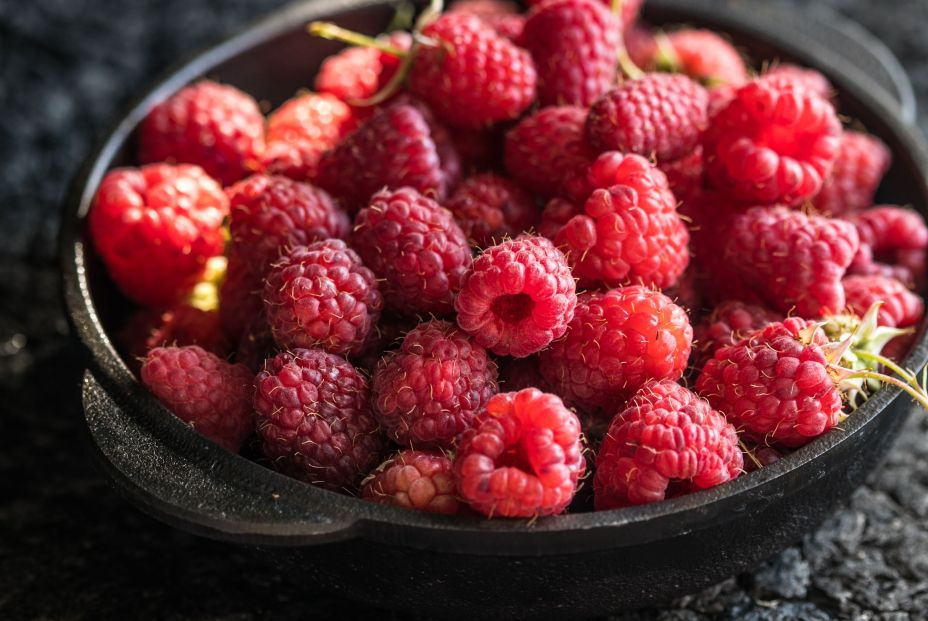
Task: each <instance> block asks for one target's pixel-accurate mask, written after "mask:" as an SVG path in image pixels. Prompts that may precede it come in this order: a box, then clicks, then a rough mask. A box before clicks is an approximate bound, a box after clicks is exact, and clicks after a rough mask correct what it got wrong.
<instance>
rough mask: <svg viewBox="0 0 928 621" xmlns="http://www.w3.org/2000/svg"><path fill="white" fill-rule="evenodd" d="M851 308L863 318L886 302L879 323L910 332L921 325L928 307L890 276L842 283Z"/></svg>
mask: <svg viewBox="0 0 928 621" xmlns="http://www.w3.org/2000/svg"><path fill="white" fill-rule="evenodd" d="M842 284H843V285H844V296H845V298H846V299H847V307H848V308H849V309H850V310H851V312H852V313H856V314H857V315H860V316H863V315H864V313H866V312H867V310H868V309H869V308H870V307H871V306H873V304H875V303H876V302H882V303H883V304H882V306H880V313H879V318H878V322H879V325H881V326H888V327H890V328H908V327H910V326H915V325H917V324H918V323H920V322H921V320H922V317H923V316H924V314H925V303H924V302H923V301H922V299H921V297H919V296H918V295H916V294H915V293H912V292H911V291H909V290H908V289H907V288H906V286H905V285H904V284H902V283H901V282H899V281H898V280H896V279H895V278H887V277H886V276H878V275H877V276H846V277H845V278H844V280H843V281H842Z"/></svg>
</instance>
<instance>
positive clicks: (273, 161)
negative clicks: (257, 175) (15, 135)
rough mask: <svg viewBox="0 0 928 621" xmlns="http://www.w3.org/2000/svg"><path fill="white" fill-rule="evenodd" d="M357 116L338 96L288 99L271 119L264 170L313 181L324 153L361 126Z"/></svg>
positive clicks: (301, 96) (272, 173) (310, 94)
mask: <svg viewBox="0 0 928 621" xmlns="http://www.w3.org/2000/svg"><path fill="white" fill-rule="evenodd" d="M357 122H358V119H357V116H356V114H355V113H354V112H352V109H351V108H350V107H349V106H348V104H346V103H345V102H343V101H341V100H340V99H338V98H337V97H335V96H334V95H328V94H319V95H317V94H315V93H308V94H306V95H299V96H297V97H294V98H293V99H291V100H289V101H287V102H285V103H284V104H283V105H282V106H280V107H279V108H278V109H277V110H275V111H274V112H273V113H272V114H271V116H270V117H269V118H268V121H267V148H266V149H265V151H264V155H263V156H262V158H261V164H262V169H263V170H264V172H266V173H268V174H271V175H285V176H287V177H290V178H291V179H296V180H297V181H313V180H314V179H315V178H316V177H317V175H318V168H319V160H320V158H321V157H322V154H323V153H325V152H326V151H328V150H329V149H333V148H334V147H335V146H336V145H338V143H339V142H341V140H342V139H343V138H344V137H345V136H347V135H348V134H349V133H351V131H352V130H354V129H355V127H357Z"/></svg>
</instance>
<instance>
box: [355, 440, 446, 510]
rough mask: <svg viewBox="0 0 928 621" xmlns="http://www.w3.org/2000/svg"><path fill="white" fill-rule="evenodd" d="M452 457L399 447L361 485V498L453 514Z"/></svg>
mask: <svg viewBox="0 0 928 621" xmlns="http://www.w3.org/2000/svg"><path fill="white" fill-rule="evenodd" d="M455 490H456V487H455V484H454V472H453V469H452V464H451V460H450V459H448V458H447V457H446V456H445V455H443V454H442V453H438V452H433V451H414V450H411V449H407V450H404V451H400V452H398V453H396V454H395V455H393V456H392V457H390V458H389V459H388V460H387V461H385V462H383V463H382V464H380V466H378V467H377V470H376V471H375V472H374V473H373V474H372V475H371V476H370V477H368V478H367V480H366V481H365V482H364V484H363V486H362V487H361V498H363V499H364V500H368V501H370V502H376V503H379V504H382V505H393V506H395V507H403V508H404V509H416V510H418V511H426V512H428V513H441V514H443V515H455V514H457V513H458V511H459V509H460V504H459V503H458V499H457V497H456V496H455Z"/></svg>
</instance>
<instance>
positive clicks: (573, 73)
mask: <svg viewBox="0 0 928 621" xmlns="http://www.w3.org/2000/svg"><path fill="white" fill-rule="evenodd" d="M519 43H520V45H522V46H523V47H524V48H525V49H527V50H528V51H529V52H531V54H532V59H533V60H534V61H535V67H536V68H537V71H538V100H539V102H540V103H541V105H542V106H555V105H576V106H584V107H585V106H589V105H590V104H591V103H593V102H594V101H596V99H597V98H598V97H599V96H600V95H602V94H603V93H605V92H606V91H607V90H609V88H610V87H611V86H612V85H613V84H614V83H615V80H616V67H617V59H618V54H619V48H620V46H621V44H622V33H621V24H620V23H619V20H618V18H617V17H616V16H615V15H614V14H613V13H612V11H610V10H609V9H608V8H607V7H606V6H605V5H603V4H602V3H601V2H599V1H598V0H548V1H547V2H543V3H541V4H539V5H538V6H536V7H534V8H533V9H532V10H531V11H529V14H528V18H527V19H526V20H525V27H524V28H523V29H522V38H521V40H520V41H519Z"/></svg>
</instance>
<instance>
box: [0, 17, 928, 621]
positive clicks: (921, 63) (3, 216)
mask: <svg viewBox="0 0 928 621" xmlns="http://www.w3.org/2000/svg"><path fill="white" fill-rule="evenodd" d="M704 1H705V0H704ZM768 1H770V2H776V3H778V4H780V5H782V6H783V7H784V9H787V10H799V9H798V8H797V7H802V6H803V5H805V4H806V3H805V2H803V0H768ZM280 4H283V1H282V0H261V1H258V0H32V1H30V2H13V0H0V59H2V62H0V109H2V111H3V122H2V123H0V161H2V162H3V165H2V167H0V181H2V182H0V403H2V406H0V498H3V500H2V501H0V617H2V618H8V619H85V618H86V619H114V620H115V619H126V618H137V619H169V620H174V619H177V620H180V619H185V620H186V619H223V620H239V619H242V620H244V619H261V618H273V619H302V618H310V617H311V618H317V619H318V618H334V617H344V616H346V615H349V614H353V615H363V614H375V611H372V610H370V609H365V608H361V607H358V606H357V605H354V604H351V603H346V602H342V601H339V600H336V599H334V598H332V597H330V596H327V595H324V594H317V595H314V594H311V593H307V591H306V585H303V584H293V583H291V582H289V581H288V580H287V579H286V577H285V576H281V575H279V574H278V573H276V572H275V571H273V569H272V568H271V567H262V566H260V565H256V564H255V562H254V561H253V560H251V559H250V558H246V557H245V556H244V555H240V554H238V553H236V552H235V551H231V552H230V550H229V549H228V548H227V547H224V546H219V545H216V544H213V543H211V542H209V541H205V540H202V539H198V538H195V537H192V536H188V535H185V534H183V533H180V532H177V531H175V530H173V529H170V528H167V527H165V526H162V525H160V524H159V523H157V522H155V521H153V520H151V519H149V518H148V517H146V516H144V515H142V514H140V513H138V512H137V511H136V510H134V509H133V508H132V507H130V506H129V505H128V504H127V503H125V502H124V501H123V500H122V499H120V498H119V497H118V496H117V495H116V494H115V493H113V491H112V490H111V489H110V488H108V487H107V485H106V483H105V481H104V480H103V478H102V477H101V476H100V474H98V472H97V470H96V469H95V467H94V465H93V463H92V460H91V458H90V456H89V455H88V454H87V452H86V450H85V449H84V443H83V438H82V436H81V433H82V431H81V427H80V420H81V418H80V417H81V413H80V403H79V400H78V385H79V379H80V374H81V359H80V352H79V350H78V349H77V348H76V347H75V346H74V345H73V344H71V343H70V341H69V340H68V338H67V324H66V322H65V321H64V318H63V316H62V314H61V310H60V306H59V303H58V282H57V267H56V264H55V258H54V256H55V234H56V227H57V210H58V205H59V203H60V200H61V197H62V196H63V193H64V191H65V186H66V180H67V179H68V178H69V177H70V176H71V175H72V174H73V172H74V171H75V170H76V168H77V167H78V166H79V164H80V162H81V160H82V158H83V157H84V156H85V154H86V153H87V150H88V148H89V145H90V144H91V140H92V138H93V136H94V135H95V133H96V132H98V131H101V130H102V129H103V128H104V127H105V126H106V123H107V122H108V119H110V118H111V117H112V116H113V114H115V113H116V111H117V110H118V109H119V108H120V106H122V105H124V104H125V103H126V101H127V100H128V99H129V98H130V97H131V95H132V94H133V93H134V92H136V91H137V90H138V89H139V88H141V87H142V86H143V85H144V84H145V83H146V82H147V81H148V80H149V79H150V78H151V76H152V75H153V74H154V73H156V72H158V71H160V70H161V69H163V68H164V67H165V66H167V64H169V63H170V62H172V61H174V60H176V59H177V58H178V57H179V56H182V55H184V54H187V53H189V52H190V51H191V50H192V49H195V48H196V47H198V46H201V45H203V44H205V43H207V42H208V41H209V40H211V39H213V38H215V37H216V36H217V35H219V34H222V33H224V32H227V31H229V30H230V29H232V28H234V27H236V26H238V25H240V24H242V23H244V22H246V21H247V20H249V19H251V18H253V17H256V16H258V15H260V14H261V13H263V12H265V11H267V10H269V9H271V8H273V7H275V6H278V5H280ZM822 4H825V5H828V6H830V7H831V8H833V9H835V10H837V11H839V12H841V13H843V14H845V15H847V16H849V17H852V18H854V19H857V20H858V21H860V22H862V23H863V24H864V25H865V26H867V27H868V28H869V29H870V30H871V31H873V32H874V33H876V34H877V35H878V36H879V37H880V38H881V39H882V40H884V41H885V42H886V43H887V44H888V45H889V46H890V48H892V50H893V51H894V52H895V53H896V54H897V55H898V56H899V57H900V58H901V59H902V61H903V63H904V64H905V66H906V69H907V70H908V72H909V75H910V76H911V77H912V80H913V82H914V84H915V87H916V92H917V93H918V95H919V99H920V101H921V102H922V104H923V106H924V103H925V102H926V101H928V63H926V62H925V59H926V58H928V38H926V37H925V36H924V30H925V28H926V26H928V5H926V3H924V2H923V1H922V0H891V1H890V0H886V1H884V2H880V3H873V2H871V1H870V0H824V1H823V2H822ZM920 124H921V126H922V128H923V129H925V128H928V116H925V114H924V112H923V114H922V116H920ZM926 432H928V419H926V418H925V417H913V419H912V420H911V421H910V423H909V427H908V429H907V432H906V433H904V434H903V436H902V439H901V440H900V441H899V443H898V444H897V445H896V447H895V449H894V450H893V452H892V454H891V456H890V458H889V459H888V461H887V463H886V464H885V465H884V466H883V467H882V468H881V469H880V470H879V471H878V472H876V473H874V475H873V476H872V477H871V479H870V482H869V483H868V485H867V486H865V487H863V488H861V489H860V490H859V491H858V492H857V493H856V494H855V495H854V496H853V498H852V500H851V502H850V504H849V506H848V507H847V508H845V509H842V510H840V511H838V512H837V513H836V514H835V515H834V516H832V517H831V518H830V519H829V520H828V521H827V522H826V523H825V524H824V525H823V526H822V528H821V529H820V530H819V531H818V532H816V533H814V534H813V535H810V536H809V537H807V538H806V539H805V541H804V542H803V543H802V544H801V545H799V546H797V547H794V548H791V549H789V550H787V551H786V552H784V553H782V554H780V555H778V556H777V557H776V558H774V559H771V560H770V561H769V562H767V563H766V564H765V565H764V566H762V567H760V568H759V569H758V570H757V571H755V572H754V573H753V574H746V575H743V576H738V577H737V578H732V579H730V580H727V581H725V582H723V583H721V584H719V585H716V586H714V587H712V588H710V589H707V590H706V591H704V592H702V593H699V594H696V595H692V596H689V597H686V598H683V599H681V600H679V601H677V602H673V603H670V604H668V605H667V606H665V607H662V608H660V609H655V610H647V611H640V612H637V613H634V614H626V615H621V616H618V617H616V619H619V620H628V621H632V620H640V621H644V620H648V621H650V620H666V621H671V620H674V621H696V620H709V619H713V620H724V619H750V620H758V621H759V620H767V621H771V620H783V621H785V620H787V619H790V620H791V619H804V620H813V621H815V620H825V619H838V618H854V619H874V620H877V619H880V620H886V621H889V620H893V621H896V620H903V619H924V618H926V613H925V611H926V610H928V440H926ZM376 614H380V616H381V617H385V618H390V616H391V615H390V614H389V613H385V614H381V613H376Z"/></svg>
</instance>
